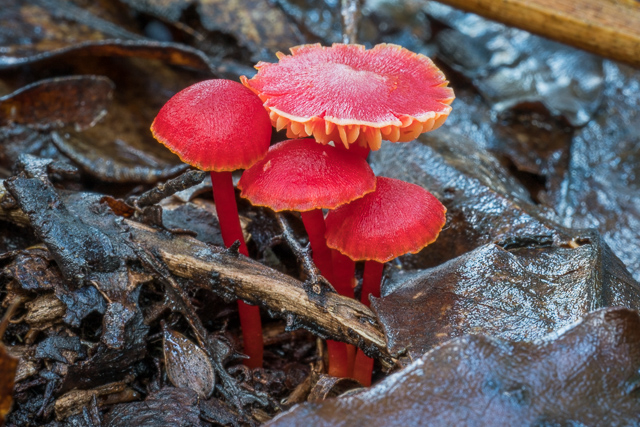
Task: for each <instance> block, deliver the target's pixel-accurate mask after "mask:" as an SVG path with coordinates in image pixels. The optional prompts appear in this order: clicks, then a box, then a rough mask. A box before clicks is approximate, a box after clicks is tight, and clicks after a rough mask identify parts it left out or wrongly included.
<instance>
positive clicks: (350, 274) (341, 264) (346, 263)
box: [331, 249, 357, 377]
mask: <svg viewBox="0 0 640 427" xmlns="http://www.w3.org/2000/svg"><path fill="white" fill-rule="evenodd" d="M331 260H332V262H333V287H334V288H335V289H336V291H337V292H338V293H339V294H340V295H344V296H346V297H349V298H353V297H354V295H353V281H354V276H355V272H356V262H355V261H354V260H352V259H351V258H349V257H348V256H346V255H342V254H341V253H340V251H337V250H335V249H331ZM346 346H347V364H348V366H349V369H348V374H347V376H349V377H351V376H352V375H353V365H354V363H355V360H356V350H357V348H356V346H354V345H351V344H346Z"/></svg>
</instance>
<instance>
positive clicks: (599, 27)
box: [438, 0, 640, 67]
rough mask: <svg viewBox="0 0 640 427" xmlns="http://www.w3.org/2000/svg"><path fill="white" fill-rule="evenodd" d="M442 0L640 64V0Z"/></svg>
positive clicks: (507, 22) (544, 35) (546, 35)
mask: <svg viewBox="0 0 640 427" xmlns="http://www.w3.org/2000/svg"><path fill="white" fill-rule="evenodd" d="M438 1H439V2H440V3H445V4H448V5H450V6H453V7H456V8H458V9H462V10H465V11H467V12H473V13H477V14H478V15H481V16H484V17H485V18H489V19H493V20H495V21H499V22H502V23H503V24H506V25H511V26H514V27H518V28H522V29H523V30H527V31H530V32H532V33H534V34H537V35H539V36H542V37H547V38H549V39H552V40H556V41H559V42H561V43H566V44H568V45H571V46H574V47H577V48H580V49H584V50H587V51H589V52H592V53H595V54H598V55H602V56H604V57H607V58H611V59H615V60H618V61H622V62H626V63H627V64H630V65H633V66H635V67H640V2H637V1H635V0H502V1H495V0H438Z"/></svg>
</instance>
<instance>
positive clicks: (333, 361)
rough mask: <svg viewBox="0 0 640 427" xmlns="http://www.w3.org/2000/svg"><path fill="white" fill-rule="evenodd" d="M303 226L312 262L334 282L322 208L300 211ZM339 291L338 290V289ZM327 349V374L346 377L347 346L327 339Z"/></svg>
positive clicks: (347, 367) (347, 372)
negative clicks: (307, 237) (309, 246)
mask: <svg viewBox="0 0 640 427" xmlns="http://www.w3.org/2000/svg"><path fill="white" fill-rule="evenodd" d="M300 216H301V217H302V222H303V223H304V228H305V229H306V230H307V234H308V235H309V243H310V244H311V250H312V252H313V256H312V257H313V262H314V263H315V264H316V266H317V267H318V269H319V270H320V274H322V275H323V276H324V278H325V279H327V280H328V281H329V282H330V283H331V284H333V285H334V286H336V285H335V284H334V274H333V263H332V260H331V250H330V249H329V248H328V247H327V242H326V240H325V238H324V234H325V231H326V227H325V224H324V215H323V214H322V209H314V210H311V211H306V212H301V213H300ZM338 292H339V291H338ZM327 351H328V353H329V375H331V376H333V377H339V378H343V377H347V376H349V374H350V371H349V360H348V356H347V346H346V344H345V343H343V342H339V341H333V340H327Z"/></svg>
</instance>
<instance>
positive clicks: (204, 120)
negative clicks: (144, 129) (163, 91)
mask: <svg viewBox="0 0 640 427" xmlns="http://www.w3.org/2000/svg"><path fill="white" fill-rule="evenodd" d="M151 132H152V133H153V136H154V138H156V139H157V140H158V141H160V142H161V143H162V144H164V145H165V146H166V147H167V148H168V149H169V150H171V151H172V152H173V153H175V154H177V155H178V156H179V157H180V160H182V161H183V162H185V163H188V164H190V165H191V166H195V167H197V168H198V169H201V170H206V171H218V172H222V171H234V170H236V169H246V168H248V167H250V166H251V165H252V164H254V163H255V162H256V161H258V160H260V159H261V158H262V157H264V155H265V154H266V153H267V150H268V149H269V143H270V142H271V122H270V121H269V115H268V114H267V113H266V112H265V110H264V107H263V106H262V101H260V98H258V97H257V96H256V95H255V94H254V93H253V92H251V91H250V90H249V89H247V88H246V87H244V86H242V85H241V84H240V83H237V82H234V81H231V80H222V79H219V80H205V81H203V82H200V83H196V84H194V85H192V86H189V87H188V88H186V89H184V90H182V91H180V92H178V93H177V94H176V95H175V96H173V98H171V99H170V100H169V101H168V102H167V103H166V104H165V105H164V106H163V107H162V109H160V112H159V113H158V116H157V117H156V118H155V120H154V121H153V124H152V125H151Z"/></svg>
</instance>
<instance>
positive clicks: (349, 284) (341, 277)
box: [331, 249, 356, 298]
mask: <svg viewBox="0 0 640 427" xmlns="http://www.w3.org/2000/svg"><path fill="white" fill-rule="evenodd" d="M331 260H332V263H333V277H334V279H333V282H332V283H331V284H332V285H333V287H334V288H335V289H336V291H337V292H338V293H339V294H340V295H344V296H346V297H351V298H353V297H354V295H353V276H354V275H355V272H356V262H355V261H354V260H352V259H351V258H349V257H348V256H346V255H342V254H341V253H340V251H337V250H335V249H332V250H331Z"/></svg>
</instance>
